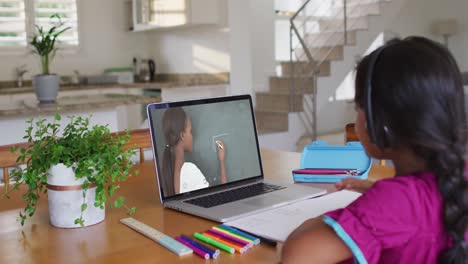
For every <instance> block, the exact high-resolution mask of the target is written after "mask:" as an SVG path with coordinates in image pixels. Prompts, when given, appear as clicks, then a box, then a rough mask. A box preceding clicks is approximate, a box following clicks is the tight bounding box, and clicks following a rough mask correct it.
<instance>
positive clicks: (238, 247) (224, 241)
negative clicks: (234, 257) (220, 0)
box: [203, 232, 247, 254]
mask: <svg viewBox="0 0 468 264" xmlns="http://www.w3.org/2000/svg"><path fill="white" fill-rule="evenodd" d="M203 235H204V236H207V237H209V238H211V239H213V240H216V241H218V242H219V243H222V244H224V245H226V246H228V247H232V248H233V249H234V250H235V251H237V252H239V253H241V254H243V253H245V252H246V251H247V248H246V247H243V246H239V245H236V244H233V243H231V242H229V241H226V240H225V239H222V238H221V237H217V236H215V235H213V234H210V233H207V232H205V233H203Z"/></svg>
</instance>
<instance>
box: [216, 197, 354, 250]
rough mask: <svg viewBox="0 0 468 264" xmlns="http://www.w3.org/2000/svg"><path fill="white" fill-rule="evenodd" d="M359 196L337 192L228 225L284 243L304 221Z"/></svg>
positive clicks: (343, 205) (339, 206)
mask: <svg viewBox="0 0 468 264" xmlns="http://www.w3.org/2000/svg"><path fill="white" fill-rule="evenodd" d="M359 196H361V194H360V193H357V192H352V191H346V190H345V191H339V192H334V193H331V194H327V195H324V196H321V197H318V198H313V199H308V200H304V201H301V202H297V203H293V204H289V205H286V206H282V207H279V208H276V209H273V210H269V211H266V212H263V213H258V214H254V215H251V216H247V217H244V218H241V219H237V220H234V221H230V222H227V223H225V224H226V225H229V226H232V227H236V228H239V229H241V230H244V231H246V232H249V233H252V234H255V235H258V236H260V237H263V238H266V239H270V240H274V241H278V242H284V241H286V238H287V237H288V235H289V234H290V233H291V232H292V231H293V230H294V229H296V227H298V226H299V225H300V224H302V223H303V222H304V221H305V220H307V219H310V218H314V217H317V216H320V215H322V214H324V213H326V212H328V211H332V210H335V209H339V208H343V207H346V206H347V205H348V204H350V203H351V202H353V201H354V200H356V199H357V198H358V197H359Z"/></svg>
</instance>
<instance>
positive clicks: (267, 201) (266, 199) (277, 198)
mask: <svg viewBox="0 0 468 264" xmlns="http://www.w3.org/2000/svg"><path fill="white" fill-rule="evenodd" d="M281 202H284V197H282V196H281V195H274V194H270V195H265V196H263V197H258V198H255V199H252V200H247V201H245V202H243V203H245V204H248V205H252V206H256V207H259V206H268V205H273V204H277V203H281Z"/></svg>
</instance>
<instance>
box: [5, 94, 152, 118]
mask: <svg viewBox="0 0 468 264" xmlns="http://www.w3.org/2000/svg"><path fill="white" fill-rule="evenodd" d="M160 101H161V97H159V96H154V97H153V96H142V95H130V94H99V95H78V96H65V97H61V98H59V99H57V102H56V103H53V104H39V103H38V102H37V100H36V99H35V98H34V99H29V100H17V101H11V102H9V103H3V104H1V105H0V119H10V118H18V117H32V116H37V115H43V116H44V115H53V114H55V113H57V112H58V113H61V114H62V113H71V112H89V111H95V110H99V109H107V108H115V107H117V106H122V105H134V104H148V103H154V102H160Z"/></svg>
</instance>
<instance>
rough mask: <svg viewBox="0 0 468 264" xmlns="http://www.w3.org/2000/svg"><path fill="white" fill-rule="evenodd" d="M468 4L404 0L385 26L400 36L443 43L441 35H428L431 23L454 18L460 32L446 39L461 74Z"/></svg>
mask: <svg viewBox="0 0 468 264" xmlns="http://www.w3.org/2000/svg"><path fill="white" fill-rule="evenodd" d="M467 10H468V1H466V0H443V1H441V0H407V1H406V4H405V6H404V7H403V8H402V11H401V13H400V15H399V16H398V17H397V18H396V19H395V21H394V22H393V23H392V24H391V25H390V26H389V27H388V29H389V30H391V31H393V32H395V33H397V34H399V35H400V36H401V37H405V36H409V35H421V36H425V37H429V38H431V39H433V40H436V41H440V42H443V38H442V37H441V36H436V35H433V34H432V33H431V32H430V25H431V23H432V22H433V21H434V20H439V19H447V18H454V19H456V20H457V21H458V24H459V30H460V32H459V33H458V34H456V35H455V36H452V37H450V38H449V49H450V51H451V52H452V53H453V55H454V56H455V58H456V59H457V61H458V64H459V66H460V68H461V70H462V71H468V52H467V48H468V15H467Z"/></svg>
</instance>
